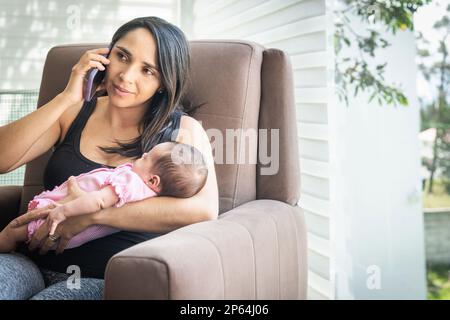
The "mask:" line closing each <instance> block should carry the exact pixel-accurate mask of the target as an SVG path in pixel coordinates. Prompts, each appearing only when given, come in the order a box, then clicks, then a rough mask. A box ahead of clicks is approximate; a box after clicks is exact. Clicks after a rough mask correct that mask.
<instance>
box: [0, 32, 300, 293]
mask: <svg viewBox="0 0 450 320" xmlns="http://www.w3.org/2000/svg"><path fill="white" fill-rule="evenodd" d="M106 46H107V43H104V44H76V45H73V44H72V45H62V46H56V47H54V48H52V49H51V50H50V51H49V53H48V56H47V59H46V62H45V66H44V71H43V76H42V82H41V87H40V92H39V100H38V106H42V105H44V104H45V103H47V102H48V101H49V100H51V99H52V98H53V97H54V96H56V95H57V94H58V93H59V92H61V91H62V90H63V89H64V87H65V85H66V83H67V80H68V78H69V75H70V72H71V68H72V66H73V65H74V64H75V63H76V62H77V61H78V59H79V57H80V56H81V54H82V53H83V52H84V51H86V50H88V49H93V48H98V47H106ZM190 46H191V55H192V60H191V70H190V82H189V88H188V91H187V95H186V96H185V97H184V101H183V103H184V104H187V105H200V104H203V105H202V107H200V108H198V109H196V111H195V112H194V113H193V114H191V116H193V117H194V118H196V119H197V120H199V121H201V123H202V125H203V127H204V129H205V130H207V132H208V133H215V134H217V133H222V137H223V139H222V141H220V139H217V138H215V141H214V146H215V148H213V149H214V151H215V158H216V159H215V162H216V163H215V168H216V171H217V181H218V187H219V196H220V199H219V200H220V215H219V218H218V219H217V220H213V221H207V222H202V223H197V224H192V225H189V226H186V227H183V228H180V229H177V230H175V231H172V232H170V233H167V234H165V235H163V236H161V237H158V238H155V239H152V240H149V241H146V242H143V243H140V244H138V245H135V246H133V247H131V248H129V249H127V250H124V251H122V252H120V253H118V254H116V255H115V256H114V257H112V258H111V259H110V261H109V263H108V266H107V269H106V272H105V291H104V298H105V299H305V298H306V288H307V261H306V259H307V248H306V228H305V222H304V215H303V212H302V210H301V209H300V208H299V207H298V206H296V204H297V202H298V200H299V196H300V171H299V156H298V139H297V128H296V115H295V102H294V89H293V77H292V68H291V64H290V60H289V57H288V55H287V54H286V53H284V52H283V51H280V50H277V49H265V48H264V47H262V46H260V45H258V44H256V43H252V42H247V41H234V40H198V41H191V42H190ZM226 129H228V132H232V133H233V134H232V135H229V136H227V133H226ZM272 132H274V134H273V135H272V134H271V133H272ZM252 134H255V137H257V138H258V139H257V140H256V139H254V138H253V139H252V138H251V137H250V136H251V135H252ZM263 135H264V136H263ZM230 136H231V138H230ZM266 138H268V139H266ZM258 141H259V146H258ZM226 144H228V146H230V144H232V146H233V147H231V148H228V149H227V148H226V147H225V145H226ZM221 145H222V146H223V149H222V150H223V153H222V154H221V155H220V156H221V158H220V159H219V157H218V154H219V153H221V152H219V151H218V149H220V148H219V147H220V146H221ZM230 150H231V151H232V152H234V153H235V154H234V158H233V159H234V161H231V163H228V162H229V161H226V153H227V152H230ZM258 151H259V152H260V153H261V152H262V151H264V152H265V153H264V152H263V153H262V155H267V156H266V157H265V158H264V159H266V158H267V157H269V158H270V157H271V158H272V159H271V160H272V162H271V163H269V164H267V163H265V161H263V160H264V159H263V158H262V155H261V154H260V155H258ZM244 153H245V156H243V155H244ZM271 153H272V154H271ZM49 156H50V152H48V153H47V154H45V155H43V156H41V157H39V158H38V159H35V160H34V161H32V162H30V163H28V164H27V166H26V173H25V179H24V184H23V186H20V187H17V186H3V187H0V210H1V212H2V214H0V224H1V225H2V226H3V225H5V224H6V223H7V222H8V221H9V220H10V219H11V218H12V216H14V215H17V214H18V213H23V212H25V210H26V205H27V203H28V201H29V200H30V199H31V198H32V197H33V196H34V195H35V194H37V193H39V192H41V191H42V190H43V186H42V173H43V169H44V166H45V164H46V162H47V160H48V158H49ZM237 159H241V160H240V161H239V160H237ZM242 159H244V160H242ZM4 213H5V214H4ZM6 213H9V215H7V214H6Z"/></svg>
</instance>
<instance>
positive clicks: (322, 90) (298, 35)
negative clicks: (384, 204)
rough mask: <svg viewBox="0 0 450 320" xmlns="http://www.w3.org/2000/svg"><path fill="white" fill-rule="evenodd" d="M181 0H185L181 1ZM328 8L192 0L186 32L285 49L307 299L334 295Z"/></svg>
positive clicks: (276, 1) (313, 0) (315, 3)
mask: <svg viewBox="0 0 450 320" xmlns="http://www.w3.org/2000/svg"><path fill="white" fill-rule="evenodd" d="M183 2H184V1H183ZM330 12H331V8H329V6H328V2H327V1H326V0H304V1H302V0H246V1H236V0H216V1H206V0H194V2H193V14H192V16H193V25H192V26H190V27H189V28H187V29H192V33H191V34H190V38H196V39H200V38H215V39H220V38H228V39H245V40H251V41H255V42H258V43H260V44H262V45H264V46H265V47H267V48H278V49H282V50H284V51H286V52H287V53H288V54H289V55H290V57H291V61H292V65H293V69H294V79H295V99H296V107H297V116H298V119H297V121H298V128H299V146H300V157H301V158H300V162H301V164H300V166H301V178H302V180H301V184H302V189H301V193H302V194H301V201H300V206H301V207H302V208H303V209H304V210H305V215H306V222H307V227H308V246H309V249H308V262H309V274H308V277H309V288H308V297H309V298H311V299H333V298H334V288H333V286H334V285H333V281H330V231H329V229H330V228H329V224H330V218H329V214H330V209H329V207H330V203H329V200H330V196H329V177H330V170H329V161H330V157H329V146H328V120H327V119H328V116H327V113H328V112H327V110H328V108H329V107H330V105H329V93H330V90H331V88H332V82H333V79H332V74H333V72H332V69H331V68H332V65H333V63H332V61H333V55H332V46H331V43H330V40H331V39H332V37H331V36H330V32H332V24H331V19H330V14H331V13H330Z"/></svg>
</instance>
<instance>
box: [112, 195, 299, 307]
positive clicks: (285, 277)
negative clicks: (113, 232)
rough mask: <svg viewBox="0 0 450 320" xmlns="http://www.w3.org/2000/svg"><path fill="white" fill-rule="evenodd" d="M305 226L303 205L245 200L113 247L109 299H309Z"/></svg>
mask: <svg viewBox="0 0 450 320" xmlns="http://www.w3.org/2000/svg"><path fill="white" fill-rule="evenodd" d="M306 254H307V252H306V228H305V224H304V216H303V212H302V211H301V209H300V208H299V207H294V206H291V205H288V204H286V203H284V202H280V201H275V200H256V201H251V202H248V203H246V204H243V205H241V206H239V207H236V208H234V209H233V210H230V211H228V212H226V213H224V214H222V215H220V217H219V219H217V220H213V221H206V222H201V223H196V224H192V225H189V226H186V227H183V228H180V229H177V230H175V231H172V232H170V233H168V234H165V235H163V236H160V237H158V238H155V239H152V240H149V241H146V242H143V243H140V244H138V245H135V246H133V247H131V248H128V249H126V250H124V251H122V252H120V253H118V254H116V255H114V256H113V257H112V258H111V259H110V261H109V262H108V265H107V267H106V272H105V292H104V293H105V296H104V298H105V299H305V298H306V285H307V266H306Z"/></svg>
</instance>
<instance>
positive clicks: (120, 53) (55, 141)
mask: <svg viewBox="0 0 450 320" xmlns="http://www.w3.org/2000/svg"><path fill="white" fill-rule="evenodd" d="M108 51H109V50H108V48H101V49H96V50H89V51H87V52H86V53H85V54H84V55H83V56H82V57H81V58H80V60H79V62H78V63H77V64H76V65H75V66H74V67H73V68H72V73H71V76H70V79H69V82H68V84H67V86H66V88H65V89H64V91H63V92H61V93H60V94H59V95H57V96H56V97H55V98H54V99H53V100H51V101H50V102H49V103H47V104H46V105H44V106H42V107H41V108H39V109H38V110H36V111H34V112H33V113H31V114H29V115H27V116H26V117H24V118H22V119H19V120H17V121H15V122H13V123H11V124H8V125H6V126H4V127H1V128H0V150H1V152H2V157H1V159H0V171H1V172H3V173H5V172H9V171H11V170H14V169H15V168H17V167H19V166H21V165H23V164H25V163H27V162H29V161H31V160H33V159H34V158H36V157H38V156H39V155H41V154H43V153H45V152H46V151H48V150H49V149H50V148H52V147H53V146H56V148H55V151H54V153H53V155H52V157H51V158H50V160H49V162H48V164H47V168H46V169H45V172H44V187H45V188H46V189H52V188H53V187H54V186H56V185H58V184H60V183H62V182H63V181H65V180H66V179H68V178H69V177H70V176H72V175H78V174H80V173H84V172H88V171H90V170H92V169H95V168H99V167H102V166H109V167H117V166H119V165H121V164H124V163H126V162H129V161H130V160H132V159H135V158H137V157H140V156H141V155H142V154H143V153H144V152H148V151H150V150H151V149H152V148H153V147H154V146H155V145H156V144H158V143H162V142H164V141H168V140H171V139H172V140H174V141H177V142H181V143H187V144H190V145H193V146H194V147H196V148H198V149H199V150H200V151H201V152H202V153H203V155H204V157H205V161H206V162H207V166H208V170H209V174H208V178H207V181H206V184H205V186H204V187H203V188H202V189H201V190H200V192H199V193H197V194H196V195H195V196H193V197H191V198H187V199H179V198H172V197H155V198H149V199H145V200H142V201H138V202H135V203H130V204H127V205H125V206H123V207H121V208H108V209H103V210H101V211H99V212H97V213H95V214H91V215H84V216H79V217H71V218H69V219H67V220H66V221H64V222H62V223H61V224H60V225H59V226H58V228H57V229H56V232H55V235H56V237H50V238H49V237H48V233H49V230H48V229H47V227H46V226H45V225H43V226H42V227H41V228H40V229H38V230H37V231H36V233H35V235H34V237H33V239H32V240H31V242H30V244H29V249H28V248H26V247H25V246H23V247H22V248H21V250H20V252H21V253H22V254H9V255H0V294H1V292H4V293H3V295H5V296H6V297H3V298H11V297H13V298H15V299H27V298H29V297H30V296H34V298H35V299H42V298H55V299H58V298H65V297H70V298H76V299H83V298H97V299H99V298H101V292H102V282H101V281H102V280H95V279H82V281H81V289H80V290H69V289H65V287H66V286H65V285H66V284H65V282H60V283H57V284H55V285H54V286H51V287H49V288H47V289H45V290H43V291H41V292H40V290H42V289H43V288H42V275H41V274H39V272H38V271H37V270H38V269H37V267H36V265H37V266H39V268H40V270H41V271H43V272H44V276H46V277H44V280H47V281H46V282H47V283H46V284H47V285H48V284H51V283H53V282H56V280H52V279H49V278H51V277H50V276H48V275H49V274H50V275H52V277H54V276H55V275H56V278H57V279H59V278H58V277H60V276H64V275H63V273H65V272H66V270H67V267H68V266H71V265H75V266H78V267H79V268H80V271H81V275H82V276H83V277H91V278H103V275H104V270H105V267H106V264H107V262H108V260H109V258H111V257H112V256H113V255H114V254H116V253H118V252H120V251H122V250H124V249H126V248H128V247H130V246H133V245H135V244H137V243H139V242H142V241H145V240H148V239H151V238H154V237H156V236H159V235H161V234H163V233H166V232H170V231H172V230H174V229H177V228H179V227H182V226H185V225H188V224H191V223H196V222H200V221H205V220H210V219H216V218H217V215H218V190H217V182H216V175H215V170H214V162H213V159H212V152H211V147H210V144H209V139H208V137H207V135H206V132H205V131H204V130H203V128H202V127H201V125H200V124H199V123H198V122H197V121H196V120H194V119H193V118H191V117H189V116H187V115H185V114H184V113H183V112H182V111H183V110H182V107H181V106H180V105H179V102H180V99H181V97H182V95H183V93H184V90H185V87H186V80H187V72H188V69H189V48H188V44H187V41H186V38H185V36H184V35H183V33H182V31H181V30H179V29H178V28H177V27H176V26H174V25H172V24H170V23H168V22H166V21H164V20H162V19H160V18H156V17H144V18H137V19H134V20H132V21H130V22H128V23H126V24H125V25H123V26H121V27H120V28H119V29H118V30H117V31H116V33H115V34H114V36H113V38H112V42H111V50H110V52H109V56H108V58H105V56H104V55H105V54H107V53H108ZM104 65H106V66H107V73H106V76H105V80H104V89H105V90H106V92H107V93H108V95H107V96H103V97H98V98H94V99H93V100H91V102H88V103H83V101H82V99H83V98H82V85H83V78H84V77H85V75H86V74H87V72H88V70H89V69H90V68H98V69H100V70H104V68H105V67H104ZM177 132H179V133H180V134H177ZM181 133H183V134H181ZM10 141H18V142H20V143H17V144H14V145H13V146H11V144H10ZM72 182H73V180H72ZM71 190H72V191H71V192H72V194H73V195H74V196H77V195H79V194H80V192H82V191H81V190H80V189H79V188H77V186H76V185H73V184H72V185H71ZM41 212H42V211H39V210H35V211H32V212H30V213H28V214H25V215H23V216H21V217H18V218H17V219H15V221H14V223H12V224H11V226H8V227H11V228H13V227H15V226H20V225H23V224H26V223H28V222H30V221H32V220H36V219H39V218H41V215H40V213H41ZM95 224H101V225H106V226H110V227H114V228H118V229H121V230H125V231H123V232H119V233H116V234H113V235H110V236H107V237H104V238H101V239H97V240H94V241H91V242H89V243H86V244H84V245H82V246H80V247H78V248H74V249H70V250H66V251H64V248H65V246H66V245H67V243H68V241H69V240H70V239H71V238H72V237H73V236H74V235H76V234H78V233H80V232H81V231H83V230H84V229H86V228H87V227H88V226H91V225H95ZM55 239H56V240H55ZM53 241H58V250H57V253H59V254H54V253H53V252H48V249H49V248H50V247H51V246H53ZM33 249H38V250H39V253H40V254H38V253H37V252H33V251H31V250H33ZM29 258H31V259H32V260H33V261H34V263H35V264H33V263H32V262H31V261H30V259H29ZM2 266H3V267H2ZM55 272H56V273H55ZM17 274H18V275H17ZM22 274H26V276H20V275H22ZM5 281H6V282H5ZM83 281H84V282H83ZM31 282H32V283H31ZM30 283H31V284H30ZM19 288H21V289H19ZM19 291H20V292H19ZM5 292H6V293H5ZM38 292H39V293H38ZM74 292H76V293H74Z"/></svg>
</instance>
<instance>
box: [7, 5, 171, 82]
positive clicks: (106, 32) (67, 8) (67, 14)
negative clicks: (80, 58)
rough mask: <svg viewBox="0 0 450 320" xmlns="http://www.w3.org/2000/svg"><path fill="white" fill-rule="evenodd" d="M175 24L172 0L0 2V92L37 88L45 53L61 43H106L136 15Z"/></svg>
mask: <svg viewBox="0 0 450 320" xmlns="http://www.w3.org/2000/svg"><path fill="white" fill-rule="evenodd" d="M151 15H155V16H159V17H161V18H164V19H166V20H168V21H170V22H173V23H176V22H177V18H178V12H177V1H176V0H150V1H149V0H120V1H119V0H89V1H87V0H80V1H73V0H15V1H9V0H0V90H5V89H38V88H39V84H40V81H41V77H42V69H43V65H44V61H45V57H46V55H47V52H48V50H49V49H50V48H51V47H52V46H55V45H60V44H67V43H80V42H83V43H86V42H87V43H89V42H109V41H110V39H111V37H112V35H113V33H114V31H115V30H116V29H117V28H118V27H119V26H120V25H122V24H123V23H125V22H127V21H129V20H131V19H133V18H136V17H141V16H151Z"/></svg>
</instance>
